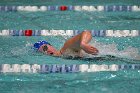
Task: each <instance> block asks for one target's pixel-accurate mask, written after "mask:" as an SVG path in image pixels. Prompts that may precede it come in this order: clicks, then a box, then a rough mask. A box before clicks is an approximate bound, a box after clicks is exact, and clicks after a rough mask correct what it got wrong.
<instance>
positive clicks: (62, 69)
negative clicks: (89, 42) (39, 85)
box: [0, 64, 140, 73]
mask: <svg viewBox="0 0 140 93" xmlns="http://www.w3.org/2000/svg"><path fill="white" fill-rule="evenodd" d="M120 70H140V64H122V65H117V64H112V65H106V64H102V65H97V64H91V65H87V64H82V65H76V64H73V65H65V64H62V65H58V64H53V65H46V64H43V65H38V64H32V65H30V64H22V65H20V64H2V65H0V72H1V73H76V72H100V71H120Z"/></svg>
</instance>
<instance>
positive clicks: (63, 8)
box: [60, 6, 68, 11]
mask: <svg viewBox="0 0 140 93" xmlns="http://www.w3.org/2000/svg"><path fill="white" fill-rule="evenodd" d="M67 9H68V7H67V6H60V10H61V11H66V10H67Z"/></svg>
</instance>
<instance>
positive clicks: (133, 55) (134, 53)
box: [84, 41, 140, 60]
mask: <svg viewBox="0 0 140 93" xmlns="http://www.w3.org/2000/svg"><path fill="white" fill-rule="evenodd" d="M91 45H93V46H94V47H96V48H97V49H98V50H99V55H91V54H87V53H84V56H85V57H89V58H92V57H102V56H106V55H111V56H115V57H119V58H127V59H133V60H140V55H139V50H138V48H134V47H132V46H129V47H126V48H125V49H124V50H119V49H118V48H117V44H115V43H112V44H105V43H101V42H96V41H95V42H94V43H93V42H92V43H91Z"/></svg>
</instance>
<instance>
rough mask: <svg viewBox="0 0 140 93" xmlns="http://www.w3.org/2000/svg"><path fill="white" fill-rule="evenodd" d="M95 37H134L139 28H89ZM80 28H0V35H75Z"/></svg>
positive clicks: (138, 33) (139, 32) (139, 34)
mask: <svg viewBox="0 0 140 93" xmlns="http://www.w3.org/2000/svg"><path fill="white" fill-rule="evenodd" d="M89 31H91V33H92V36H95V37H96V36H97V37H136V36H140V31H139V30H89ZM81 32H82V31H80V30H30V29H29V30H1V31H0V36H75V35H77V34H79V33H81Z"/></svg>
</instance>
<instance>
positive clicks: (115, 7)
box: [0, 5, 140, 12]
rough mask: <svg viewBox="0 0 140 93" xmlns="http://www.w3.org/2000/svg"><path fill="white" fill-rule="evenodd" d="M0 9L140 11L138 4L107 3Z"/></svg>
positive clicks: (2, 7) (3, 8)
mask: <svg viewBox="0 0 140 93" xmlns="http://www.w3.org/2000/svg"><path fill="white" fill-rule="evenodd" d="M0 11H15V12H16V11H27V12H37V11H42V12H45V11H105V12H122V11H125V12H130V11H140V6H137V5H133V6H132V5H106V6H78V5H77V6H72V5H69V6H66V5H62V6H0Z"/></svg>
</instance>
